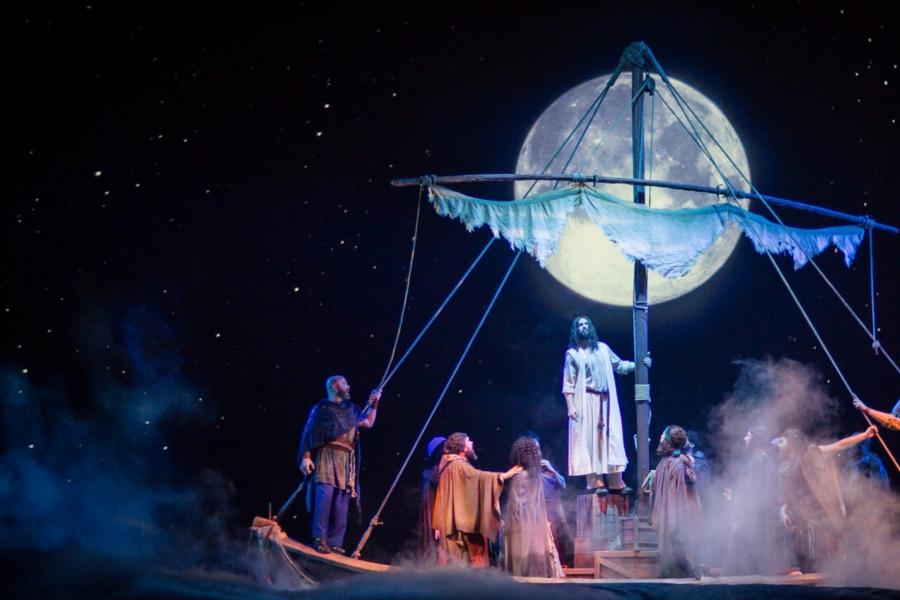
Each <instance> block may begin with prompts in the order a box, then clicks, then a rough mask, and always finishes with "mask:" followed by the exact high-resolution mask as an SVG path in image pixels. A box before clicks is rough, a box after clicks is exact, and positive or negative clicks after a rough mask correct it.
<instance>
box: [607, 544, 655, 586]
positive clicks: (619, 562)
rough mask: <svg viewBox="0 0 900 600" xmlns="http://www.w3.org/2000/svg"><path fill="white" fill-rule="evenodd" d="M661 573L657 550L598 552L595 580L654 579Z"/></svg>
mask: <svg viewBox="0 0 900 600" xmlns="http://www.w3.org/2000/svg"><path fill="white" fill-rule="evenodd" d="M658 571H659V552H657V551H655V550H597V551H596V552H594V579H653V578H655V577H656V576H657V573H658Z"/></svg>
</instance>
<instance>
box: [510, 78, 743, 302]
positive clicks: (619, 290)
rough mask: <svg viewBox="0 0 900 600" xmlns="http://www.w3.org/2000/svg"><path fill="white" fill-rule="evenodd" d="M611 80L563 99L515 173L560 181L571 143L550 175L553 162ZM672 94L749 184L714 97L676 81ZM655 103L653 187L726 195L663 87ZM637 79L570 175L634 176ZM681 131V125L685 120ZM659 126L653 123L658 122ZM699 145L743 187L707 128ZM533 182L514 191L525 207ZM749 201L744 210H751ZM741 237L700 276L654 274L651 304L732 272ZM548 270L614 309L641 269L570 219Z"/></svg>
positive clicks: (674, 201) (612, 99)
mask: <svg viewBox="0 0 900 600" xmlns="http://www.w3.org/2000/svg"><path fill="white" fill-rule="evenodd" d="M608 80H609V75H605V76H603V77H598V78H596V79H592V80H590V81H587V82H585V83H583V84H581V85H579V86H578V87H575V88H572V89H571V90H569V91H568V92H566V93H565V94H563V95H562V96H560V97H559V98H558V99H557V100H556V101H555V102H554V103H553V104H551V105H550V107H549V108H547V109H546V110H545V111H544V113H543V114H542V115H541V116H540V118H539V119H538V120H537V121H536V122H535V124H534V125H533V126H532V128H531V131H530V132H529V133H528V137H527V138H526V139H525V143H524V144H523V145H522V149H521V151H520V152H519V160H518V163H517V164H516V172H518V173H541V172H542V171H543V172H546V173H548V174H559V173H561V172H562V170H563V166H564V165H565V161H566V160H567V159H568V157H569V155H570V154H571V152H572V146H573V145H574V140H575V139H577V136H578V135H580V134H581V129H579V131H578V132H576V135H575V136H573V140H572V141H570V142H569V144H568V145H567V146H566V147H565V148H563V151H562V152H560V153H559V156H558V157H557V158H556V159H554V161H553V163H552V164H551V165H550V166H549V168H547V169H546V171H544V167H545V166H546V165H547V162H548V161H549V160H550V158H551V157H552V156H553V154H554V153H555V152H556V150H557V149H558V148H559V147H560V145H561V144H562V143H563V141H564V140H565V138H566V136H568V134H569V132H570V131H572V129H573V128H574V127H575V125H576V123H578V120H579V119H580V118H581V116H582V114H584V112H585V111H586V110H587V109H588V107H589V106H590V105H591V103H592V102H593V100H594V98H596V97H597V96H598V95H599V94H600V92H601V91H602V89H603V88H604V86H605V85H606V82H607V81H608ZM671 81H672V84H673V85H674V86H675V89H676V90H677V91H678V93H679V94H681V97H682V98H684V99H685V100H686V101H687V103H688V104H689V105H690V107H691V108H693V110H694V112H695V113H696V114H697V116H698V117H699V118H700V120H701V121H702V122H703V123H704V124H705V125H706V127H707V128H708V129H709V130H710V131H711V132H712V133H713V135H714V136H715V138H716V140H718V142H719V143H720V144H721V145H722V147H723V148H724V149H725V150H726V151H727V152H728V155H729V156H731V158H732V159H733V160H734V162H735V163H737V165H738V167H740V170H741V171H743V173H744V174H745V175H746V176H747V177H748V178H749V177H750V169H749V166H748V165H747V155H746V153H745V152H744V147H743V145H741V141H740V139H739V138H738V135H737V133H736V132H735V130H734V128H733V127H732V126H731V123H729V122H728V119H727V118H726V117H725V115H724V114H723V113H722V111H721V110H719V108H718V107H717V106H716V105H715V104H713V102H712V101H711V100H709V98H707V97H706V96H704V95H703V94H701V93H700V92H698V91H697V90H695V89H694V88H692V87H691V86H689V85H687V84H686V83H683V82H680V81H678V80H676V79H671ZM655 93H656V94H657V95H658V98H655V99H652V98H651V96H649V95H646V94H645V96H644V124H645V130H644V154H645V167H644V175H645V177H646V178H647V179H660V180H667V181H676V182H679V183H688V184H694V185H704V186H710V187H718V186H722V187H724V184H723V182H722V179H721V177H720V176H719V174H718V172H717V171H716V169H715V167H713V165H712V163H711V162H710V161H709V159H708V158H707V157H706V156H705V155H704V154H703V152H702V150H701V149H700V147H699V146H698V145H697V143H696V142H694V141H693V140H692V139H691V138H690V136H689V135H688V133H687V131H685V129H684V127H682V126H681V125H680V124H679V123H678V121H677V120H676V118H675V116H674V115H673V114H672V112H671V111H670V110H669V109H667V108H666V107H665V105H664V104H663V102H662V100H665V101H666V102H667V103H668V104H669V106H671V107H672V108H673V109H674V110H675V111H678V110H679V109H678V107H677V105H676V103H675V100H674V99H673V98H672V96H671V94H670V93H669V92H668V90H667V89H665V87H664V86H663V85H662V84H661V83H660V84H659V85H657V86H656V92H655ZM630 101H631V78H630V77H624V76H623V77H620V78H619V80H618V81H617V82H616V83H615V85H614V86H613V87H612V88H611V89H610V90H609V93H608V94H607V96H606V99H605V100H604V101H603V104H602V105H601V107H600V110H599V111H598V112H597V114H596V116H595V117H594V120H593V122H592V123H591V126H590V128H589V129H588V131H587V133H586V134H585V136H584V139H583V141H582V142H581V145H580V146H579V147H578V151H577V152H576V153H575V155H574V157H573V158H572V161H571V163H570V164H569V166H568V167H567V168H566V173H580V174H583V175H593V174H597V175H605V176H611V177H631V176H632V160H631V108H630ZM679 117H680V118H681V120H682V122H685V118H684V116H683V115H682V114H681V113H680V112H679ZM651 119H652V120H651ZM697 128H698V129H699V130H701V134H702V136H703V137H702V139H703V141H704V142H705V143H706V145H707V147H708V148H709V150H710V153H711V154H712V155H713V157H714V158H715V160H716V164H718V165H719V168H720V169H721V170H722V173H723V174H724V175H725V176H726V177H727V178H728V180H729V181H731V182H732V184H733V185H736V186H737V187H739V188H741V189H745V188H746V186H745V185H740V184H741V183H742V179H741V177H740V175H739V174H738V172H737V170H736V169H735V168H734V167H733V166H732V165H731V163H730V162H729V161H728V159H727V158H725V156H724V155H723V154H722V152H721V151H719V150H718V148H716V147H715V146H714V144H712V143H711V140H710V139H709V137H708V136H707V134H706V133H705V132H703V131H702V128H700V127H699V126H697ZM530 186H531V182H521V181H520V182H517V183H516V187H515V193H516V197H517V198H519V199H521V198H523V197H525V195H526V194H527V193H528V188H529V187H530ZM552 186H553V184H552V182H539V183H538V184H537V185H535V186H534V189H533V190H532V192H531V193H532V194H536V193H539V192H541V191H546V190H549V189H551V188H552ZM597 189H599V190H602V191H604V192H607V193H609V194H612V195H614V196H617V197H619V198H622V199H623V200H628V201H630V200H631V199H632V188H631V186H629V185H621V184H597ZM646 193H647V201H648V204H649V205H650V206H651V207H655V208H697V207H700V206H706V205H708V204H713V203H715V202H718V201H720V200H721V201H724V198H722V199H720V198H718V197H716V196H714V195H712V194H702V193H697V192H686V191H683V190H670V189H664V188H647V189H646ZM748 205H749V202H748V201H746V200H744V201H742V206H744V208H746V207H747V206H748ZM739 236H740V232H739V231H738V230H737V229H735V228H730V229H728V230H727V231H726V232H725V234H724V235H722V236H721V237H720V238H719V240H718V241H717V242H716V243H715V244H714V245H713V246H712V247H711V248H710V249H709V250H707V251H706V253H705V254H704V255H703V256H701V257H700V258H699V259H698V260H697V262H696V264H695V265H694V267H693V268H692V269H691V271H690V272H689V273H687V274H686V275H685V276H684V277H680V278H678V279H666V278H664V277H662V276H661V275H659V274H657V273H655V272H653V271H649V272H648V294H649V300H650V302H651V303H652V304H659V303H662V302H666V301H668V300H673V299H675V298H678V297H679V296H682V295H684V294H687V293H688V292H690V291H691V290H693V289H695V288H697V287H698V286H700V285H702V284H703V283H705V282H706V281H707V280H709V278H710V277H712V276H713V275H714V274H715V273H716V271H718V270H719V268H720V267H721V266H722V265H723V264H725V261H727V260H728V257H729V256H731V252H732V251H733V250H734V247H735V245H736V244H737V242H738V239H739ZM547 270H548V271H549V272H550V273H551V274H552V275H553V276H554V277H555V278H556V279H557V280H558V281H560V282H561V283H563V284H564V285H565V286H566V287H568V288H570V289H571V290H573V291H575V292H577V293H578V294H580V295H582V296H585V297H587V298H590V299H592V300H596V301H598V302H603V303H605V304H613V305H617V306H631V301H632V293H633V273H634V267H633V266H632V263H630V262H629V261H628V260H627V259H626V258H625V257H624V256H622V254H621V253H620V252H619V251H618V250H617V249H616V247H615V246H614V245H613V244H612V242H610V241H609V240H608V239H607V238H606V237H605V236H604V235H603V232H602V231H601V230H600V228H599V227H597V226H596V225H594V224H593V223H591V222H590V221H588V220H587V219H586V218H585V217H584V215H582V214H581V213H580V211H576V212H575V213H573V215H572V217H570V218H569V221H568V222H567V224H566V227H565V229H564V230H563V233H562V236H561V237H560V241H559V248H558V250H557V252H556V254H554V255H553V256H551V257H550V258H549V259H548V260H547Z"/></svg>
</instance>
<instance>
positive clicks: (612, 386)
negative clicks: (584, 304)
mask: <svg viewBox="0 0 900 600" xmlns="http://www.w3.org/2000/svg"><path fill="white" fill-rule="evenodd" d="M644 364H646V365H647V366H648V367H649V366H650V364H651V361H650V357H649V356H647V357H645V358H644ZM613 369H615V372H616V373H618V374H619V375H624V374H626V373H631V372H632V371H634V363H633V362H631V361H627V360H622V359H620V358H619V357H618V356H616V354H615V352H613V351H612V350H610V348H609V346H607V345H606V344H604V343H603V342H601V341H600V340H599V339H598V337H597V330H596V329H595V328H594V324H593V323H592V322H591V320H590V319H589V318H587V317H583V316H582V317H576V318H575V320H574V321H573V322H572V332H571V335H570V338H569V349H568V350H566V357H565V365H564V366H563V386H562V392H563V396H565V399H566V407H567V410H568V414H569V475H573V476H576V475H586V476H587V487H588V489H590V490H594V491H595V492H596V493H598V494H606V493H608V492H607V489H608V490H609V491H612V492H614V493H616V492H618V493H627V492H628V491H630V490H629V489H628V488H626V487H625V482H624V481H623V480H622V474H623V473H624V472H625V466H626V465H627V464H628V458H627V457H626V456H625V437H624V434H623V433H622V415H621V413H620V412H619V397H618V395H617V394H616V381H615V375H614V374H613ZM604 475H606V478H607V482H604V481H603V476H604Z"/></svg>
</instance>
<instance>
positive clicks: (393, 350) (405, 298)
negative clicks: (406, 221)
mask: <svg viewBox="0 0 900 600" xmlns="http://www.w3.org/2000/svg"><path fill="white" fill-rule="evenodd" d="M423 189H424V186H421V185H420V186H419V200H418V202H417V203H416V224H415V226H414V227H413V236H412V248H411V249H410V252H409V268H408V269H407V271H406V289H404V290H403V304H402V306H401V308H400V321H399V322H398V323H397V334H396V335H395V336H394V346H393V347H392V348H391V355H390V357H389V358H388V362H387V365H385V367H384V373H383V374H382V375H381V380H380V381H379V383H378V387H377V388H376V389H379V390H380V389H381V388H383V387H384V384H385V383H386V382H387V376H388V373H389V372H390V370H391V365H392V364H393V362H394V356H396V354H397V344H398V343H399V342H400V332H401V331H402V330H403V320H404V319H405V317H406V306H407V303H408V300H409V284H410V281H412V269H413V260H414V259H415V257H416V243H417V242H418V240H419V217H420V216H421V214H422V190H423Z"/></svg>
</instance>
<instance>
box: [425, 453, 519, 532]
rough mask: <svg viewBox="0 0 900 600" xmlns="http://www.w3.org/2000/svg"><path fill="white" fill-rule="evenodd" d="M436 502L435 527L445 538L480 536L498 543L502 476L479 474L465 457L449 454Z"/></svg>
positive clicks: (485, 472)
mask: <svg viewBox="0 0 900 600" xmlns="http://www.w3.org/2000/svg"><path fill="white" fill-rule="evenodd" d="M438 472H439V473H440V479H439V480H438V487H437V494H435V498H434V512H433V513H432V519H431V524H432V527H434V528H435V529H437V530H438V531H440V532H441V535H442V536H444V537H449V536H452V535H453V534H455V533H457V532H461V533H478V534H481V535H483V536H484V537H485V539H488V540H491V541H494V540H496V539H497V533H498V532H499V531H500V492H501V491H502V489H503V484H502V483H501V482H500V473H494V472H491V471H479V470H478V469H476V468H475V467H473V466H472V465H471V464H470V463H469V461H468V460H466V458H465V457H463V456H459V455H457V454H445V455H444V457H443V458H442V459H441V464H440V465H439V466H438Z"/></svg>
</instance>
